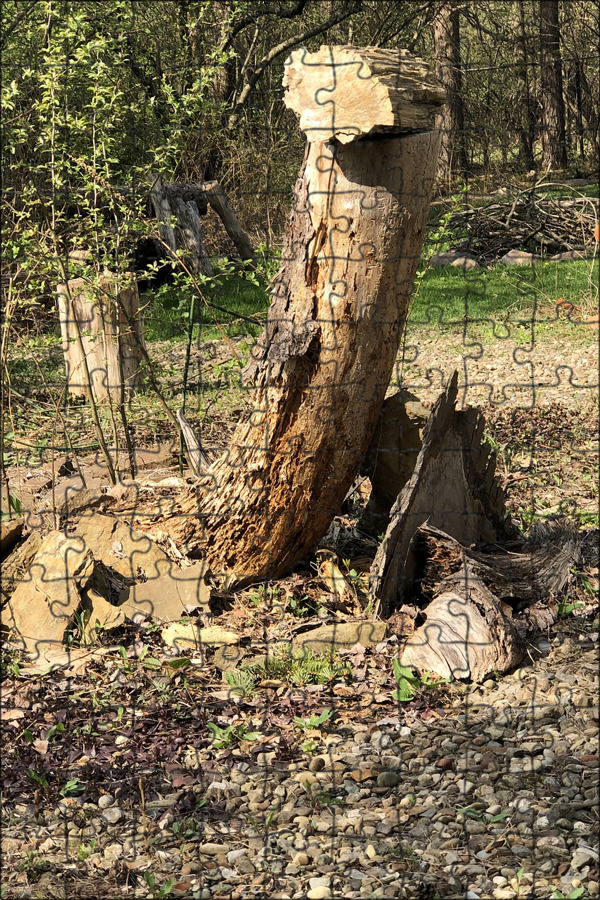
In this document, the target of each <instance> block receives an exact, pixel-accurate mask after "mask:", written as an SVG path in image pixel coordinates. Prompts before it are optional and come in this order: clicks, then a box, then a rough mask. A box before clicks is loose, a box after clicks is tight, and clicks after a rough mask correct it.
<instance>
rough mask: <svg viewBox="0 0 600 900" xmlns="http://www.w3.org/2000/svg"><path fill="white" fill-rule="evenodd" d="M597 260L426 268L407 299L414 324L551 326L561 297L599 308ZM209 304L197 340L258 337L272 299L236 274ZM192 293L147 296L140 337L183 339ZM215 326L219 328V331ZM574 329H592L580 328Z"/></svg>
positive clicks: (210, 288)
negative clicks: (245, 336) (467, 323)
mask: <svg viewBox="0 0 600 900" xmlns="http://www.w3.org/2000/svg"><path fill="white" fill-rule="evenodd" d="M597 284H598V260H594V261H593V262H591V261H585V260H581V261H574V262H564V263H553V262H546V263H537V264H536V265H535V267H530V266H495V267H494V268H490V269H485V268H481V269H471V270H469V271H466V272H465V271H463V270H462V269H460V268H456V269H454V268H451V267H445V268H442V269H430V268H426V269H425V271H424V273H423V276H422V278H421V279H420V281H419V283H418V286H417V289H416V291H415V294H414V295H413V298H412V301H411V311H410V315H409V323H410V325H411V326H413V327H414V326H429V327H439V326H444V327H447V328H449V329H451V330H459V329H461V328H462V327H463V325H464V323H465V320H467V321H468V322H469V323H473V324H486V323H487V324H489V325H492V326H493V324H494V323H498V324H508V323H510V324H512V325H513V326H518V325H523V326H531V324H532V322H533V321H535V322H536V323H537V324H538V325H543V324H545V323H546V324H553V325H554V326H555V325H556V319H557V316H558V315H559V312H557V305H556V302H557V300H559V299H563V300H564V301H566V302H568V303H571V304H572V305H573V306H576V307H580V308H581V309H582V311H583V314H584V315H592V313H593V312H594V309H595V308H597V298H598V289H597V286H596V285H597ZM203 292H204V296H205V298H206V300H207V301H208V303H210V304H215V305H216V306H219V307H222V309H217V308H215V306H208V305H206V304H202V306H201V325H200V316H199V309H198V307H199V303H198V300H197V299H196V302H195V307H196V309H195V316H194V318H195V321H196V323H197V324H196V325H195V330H194V338H195V339H196V338H197V336H198V328H199V327H201V329H202V332H201V338H202V340H221V339H223V333H224V332H225V333H226V334H227V336H228V337H240V336H244V335H256V334H258V333H259V331H260V328H261V326H260V324H255V323H253V322H252V321H248V319H250V320H252V319H254V320H256V322H257V323H258V322H261V321H264V318H265V315H266V312H267V309H268V306H269V300H270V298H269V295H268V293H267V287H266V283H265V282H264V281H260V280H257V281H256V282H254V281H249V280H247V279H246V278H244V277H242V276H241V275H238V274H229V275H225V276H223V277H220V278H219V281H218V282H217V283H210V282H209V283H207V284H206V285H205V286H204V288H203ZM190 300H191V291H190V289H189V288H187V287H183V288H178V289H175V288H172V287H168V286H167V287H164V288H162V289H161V290H160V291H159V292H157V293H156V294H154V295H145V297H144V303H145V304H146V306H145V310H144V333H145V336H146V339H147V340H148V341H150V342H152V341H155V340H183V339H184V338H185V335H186V331H187V323H188V321H189V309H190ZM560 317H561V319H563V318H564V320H565V324H566V325H567V327H571V328H575V327H576V326H578V325H579V323H577V322H576V321H575V320H574V317H573V321H571V320H570V319H569V318H568V317H567V314H566V312H564V310H563V309H562V308H561V310H560ZM219 325H220V326H221V327H220V328H219ZM577 330H578V331H579V332H584V331H585V332H586V333H588V332H589V335H590V337H591V338H593V329H584V328H582V327H578V329H577Z"/></svg>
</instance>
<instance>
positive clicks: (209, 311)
mask: <svg viewBox="0 0 600 900" xmlns="http://www.w3.org/2000/svg"><path fill="white" fill-rule="evenodd" d="M202 294H203V297H204V300H201V299H200V298H199V297H198V293H197V292H196V291H195V289H194V288H192V287H191V286H187V285H186V286H183V287H177V288H176V287H171V286H170V285H165V286H164V287H162V288H161V289H160V290H158V291H156V292H155V293H154V294H145V295H144V296H143V297H142V305H143V307H144V313H143V316H144V335H145V337H146V340H148V341H150V342H152V341H164V340H182V339H184V337H185V335H186V333H187V327H188V322H189V315H190V309H191V302H192V297H193V298H194V322H195V323H196V324H195V326H194V337H197V334H198V329H201V335H202V340H206V341H214V340H222V339H223V332H225V334H226V335H227V336H228V337H230V338H232V337H243V336H246V335H257V334H258V333H259V332H260V330H261V328H262V324H261V323H262V321H263V320H264V318H265V316H266V312H267V309H268V307H269V301H270V298H269V295H268V293H267V286H266V283H265V282H264V280H262V279H258V278H257V279H256V280H255V281H254V280H250V279H248V278H245V277H243V276H242V275H238V274H225V275H223V276H219V277H218V280H215V281H214V282H212V281H209V282H207V283H205V284H204V285H202ZM248 320H254V321H248ZM219 326H220V327H219Z"/></svg>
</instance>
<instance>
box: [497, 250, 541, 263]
mask: <svg viewBox="0 0 600 900" xmlns="http://www.w3.org/2000/svg"><path fill="white" fill-rule="evenodd" d="M498 262H499V263H500V264H501V265H503V266H530V265H532V263H534V262H541V259H540V257H539V256H535V254H533V253H527V251H525V250H509V251H508V253H505V254H504V256H503V257H502V259H499V260H498Z"/></svg>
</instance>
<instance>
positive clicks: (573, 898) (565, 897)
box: [552, 885, 585, 900]
mask: <svg viewBox="0 0 600 900" xmlns="http://www.w3.org/2000/svg"><path fill="white" fill-rule="evenodd" d="M584 894H585V888H584V886H583V885H580V886H579V887H576V888H573V890H572V891H571V893H570V894H563V892H562V891H560V890H559V889H558V888H555V890H554V893H553V894H552V900H578V897H583V895H584Z"/></svg>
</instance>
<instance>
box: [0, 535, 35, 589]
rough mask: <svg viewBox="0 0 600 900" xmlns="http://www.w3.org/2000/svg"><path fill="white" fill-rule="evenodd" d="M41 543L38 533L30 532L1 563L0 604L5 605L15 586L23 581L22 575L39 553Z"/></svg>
mask: <svg viewBox="0 0 600 900" xmlns="http://www.w3.org/2000/svg"><path fill="white" fill-rule="evenodd" d="M42 542H43V537H42V535H41V534H40V532H39V531H32V532H31V534H30V535H29V537H27V538H26V539H25V540H24V541H23V543H22V544H21V545H20V546H19V547H17V548H16V549H14V550H13V551H12V553H11V554H10V555H9V556H8V557H7V558H6V559H5V560H4V561H3V563H2V578H0V592H1V595H2V603H6V601H7V600H8V599H9V598H10V597H11V596H12V593H13V591H14V590H15V588H16V587H17V585H18V584H19V583H20V582H21V581H23V580H24V574H25V572H26V571H27V569H28V568H29V566H30V565H31V563H32V562H33V560H34V559H35V557H36V556H37V554H38V553H39V550H40V547H41V546H42Z"/></svg>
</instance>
